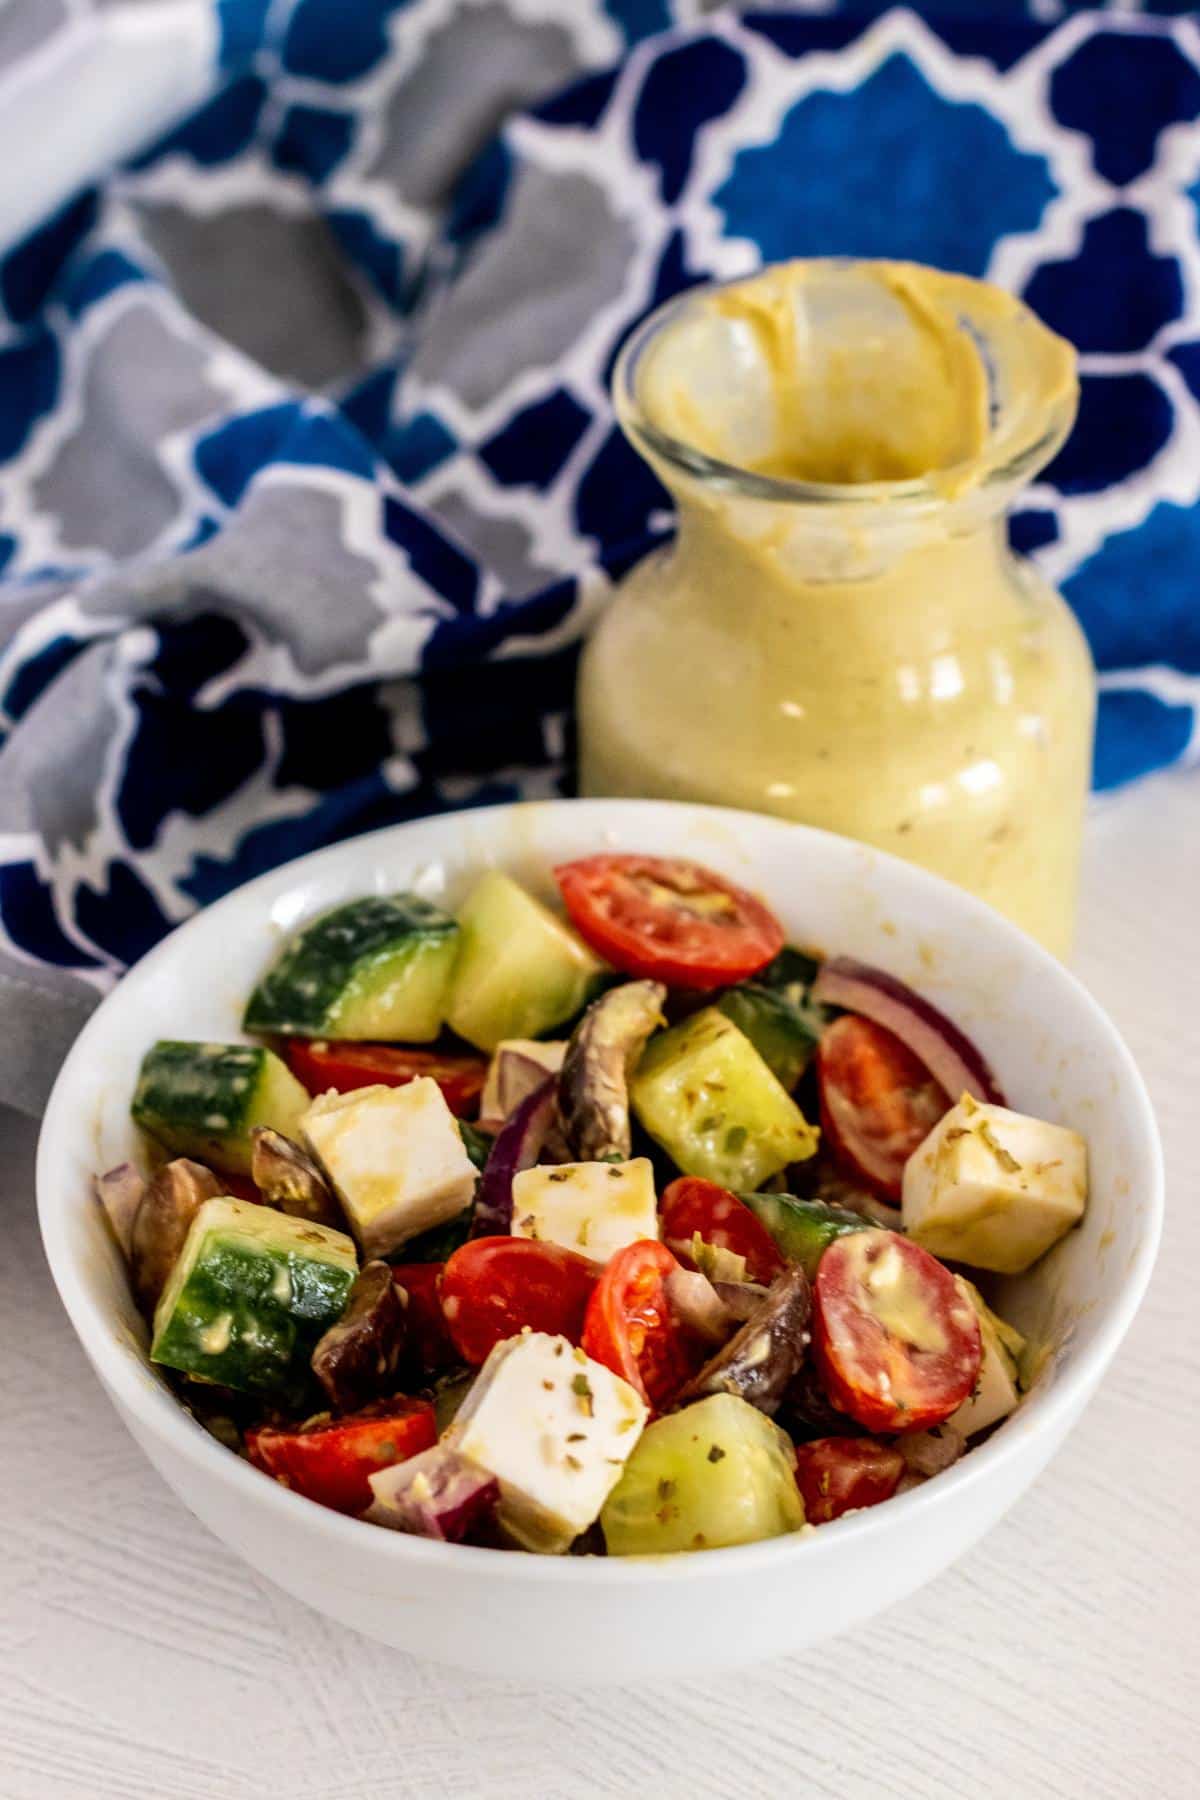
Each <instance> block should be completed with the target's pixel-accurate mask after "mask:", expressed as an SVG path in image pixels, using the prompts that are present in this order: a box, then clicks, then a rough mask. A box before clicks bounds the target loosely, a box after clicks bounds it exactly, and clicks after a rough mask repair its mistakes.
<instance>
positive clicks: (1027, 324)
mask: <svg viewBox="0 0 1200 1800" xmlns="http://www.w3.org/2000/svg"><path fill="white" fill-rule="evenodd" d="M772 284H774V286H772ZM615 398H616V406H617V411H618V416H619V417H620V419H621V422H622V425H623V427H624V429H625V431H626V433H627V434H628V436H629V437H630V439H631V441H632V442H633V443H634V445H635V446H636V447H637V448H638V450H640V451H641V453H642V454H643V455H644V456H646V457H647V459H648V460H649V461H650V463H651V464H652V466H653V467H654V469H655V471H656V472H657V474H658V475H659V476H660V478H661V479H662V481H663V482H664V483H665V484H666V486H667V487H668V488H669V489H670V490H671V492H672V494H673V496H674V499H675V501H676V505H677V509H678V530H677V534H676V536H675V538H674V541H673V542H672V543H671V544H670V545H669V546H668V547H667V548H666V549H664V550H661V551H658V552H655V553H654V554H652V555H651V556H649V557H648V558H646V559H645V560H644V561H643V562H642V563H640V564H639V565H638V566H637V567H636V568H635V569H634V570H633V571H632V572H631V573H630V574H629V575H628V576H627V577H626V579H625V580H624V582H623V583H622V584H621V587H620V589H619V591H618V593H617V594H616V596H615V598H614V599H613V601H612V603H611V605H610V606H609V608H608V610H607V611H606V613H605V614H604V615H603V616H602V618H601V620H600V622H599V624H598V626H597V628H596V629H595V631H594V633H593V635H592V637H591V639H590V641H589V643H588V645H587V647H586V650H585V653H584V657H583V662H582V666H581V671H580V683H579V724H580V784H581V788H582V791H583V792H584V793H585V794H613V795H649V796H660V797H665V798H670V799H686V800H695V801H707V802H712V803H716V804H722V805H728V806H737V807H747V808H750V809H752V810H756V811H760V812H770V813H778V814H782V815H783V816H784V817H787V818H792V819H798V820H802V821H804V822H805V823H807V824H810V825H818V826H823V827H825V828H827V829H829V830H832V831H837V832H841V833H844V834H845V835H848V836H851V837H855V838H859V839H861V840H863V841H864V842H866V843H869V844H873V845H876V846H878V847H879V848H880V849H883V850H889V851H892V852H893V853H895V854H897V855H899V856H903V857H906V858H908V859H910V860H911V861H913V862H917V863H921V864H923V865H924V866H925V867H926V868H929V869H933V870H935V871H936V872H937V873H939V874H941V875H944V876H946V877H948V878H949V879H950V880H952V881H955V882H958V883H959V884H960V885H961V886H963V887H965V888H969V889H970V890H971V891H972V892H974V893H976V894H979V895H981V896H982V897H983V898H984V899H985V900H988V901H990V902H991V903H992V904H993V905H994V906H996V907H997V908H999V910H1000V911H1001V912H1004V913H1007V914H1008V915H1009V916H1010V917H1011V918H1013V919H1015V920H1016V921H1017V923H1018V924H1020V925H1022V926H1023V927H1024V928H1025V929H1026V930H1027V931H1029V932H1031V933H1032V934H1033V935H1034V936H1035V937H1037V938H1039V939H1040V940H1041V941H1042V942H1043V943H1045V944H1046V945H1047V946H1048V947H1049V948H1050V949H1052V950H1053V951H1055V952H1056V953H1057V954H1060V955H1062V954H1065V952H1066V950H1067V948H1068V946H1069V943H1070V938H1071V932H1072V925H1073V919H1074V910H1075V898H1076V885H1077V876H1078V865H1079V856H1080V840H1081V832H1082V820H1083V811H1084V803H1085V797H1086V792H1087V785H1088V777H1089V771H1090V765H1091V744H1092V728H1093V717H1094V706H1095V699H1094V687H1095V683H1094V674H1093V670H1092V665H1091V660H1090V657H1089V654H1088V650H1087V646H1086V644H1085V642H1084V639H1083V636H1082V633H1081V632H1080V630H1079V627H1078V626H1077V624H1076V622H1075V619H1074V617H1073V615H1072V614H1071V612H1070V610H1069V608H1068V607H1067V606H1066V604H1065V602H1064V601H1063V600H1062V599H1061V598H1060V597H1059V595H1058V594H1057V593H1056V592H1055V591H1054V589H1053V588H1052V587H1050V585H1049V584H1048V583H1047V582H1046V581H1045V580H1044V579H1042V578H1041V577H1040V576H1039V575H1038V574H1037V573H1036V572H1035V571H1034V569H1033V568H1032V567H1031V566H1030V565H1029V564H1028V563H1025V562H1023V561H1021V560H1020V559H1019V558H1017V557H1016V556H1014V555H1013V553H1012V551H1011V550H1010V549H1009V547H1008V542H1007V536H1006V530H1005V512H1006V509H1007V508H1008V507H1009V505H1010V504H1011V503H1012V501H1013V499H1014V497H1015V496H1016V494H1017V493H1018V492H1019V491H1020V489H1021V488H1022V487H1023V486H1024V485H1025V484H1026V483H1027V482H1028V481H1029V480H1030V479H1031V478H1032V477H1033V475H1034V474H1035V473H1036V472H1037V470H1038V469H1039V468H1041V467H1042V465H1043V464H1044V463H1045V462H1046V461H1048V460H1049V458H1050V457H1051V456H1052V455H1053V453H1054V451H1055V450H1056V448H1057V447H1058V445H1059V444H1060V443H1061V442H1062V440H1063V438H1064V437H1065V435H1066V433H1067V431H1068V430H1069V428H1070V425H1071V422H1072V419H1073V417H1074V412H1075V405H1076V385H1075V377H1074V357H1073V353H1072V352H1071V350H1070V347H1069V346H1067V345H1065V344H1064V343H1063V341H1062V339H1060V338H1058V337H1056V336H1055V335H1054V334H1053V333H1052V332H1050V331H1048V330H1047V329H1046V327H1044V326H1043V325H1041V324H1040V322H1039V321H1038V320H1037V319H1036V318H1035V317H1034V316H1033V315H1032V314H1031V313H1030V312H1029V311H1028V309H1026V308H1025V307H1023V306H1021V305H1020V304H1019V303H1018V302H1017V301H1015V300H1013V299H1011V298H1010V297H1009V296H1007V295H1004V294H1001V293H1000V292H999V290H997V289H994V288H991V287H989V286H987V285H986V284H984V283H982V282H974V281H969V280H966V279H965V278H962V277H954V276H944V275H940V274H938V273H937V272H936V271H932V270H923V269H919V268H915V267H913V266H911V265H892V264H872V263H844V262H808V263H798V264H788V265H783V266H782V267H781V268H780V269H777V270H770V271H767V273H766V274H765V275H763V276H759V277H755V278H753V280H751V281H749V282H744V283H736V284H729V285H727V286H725V287H716V288H706V289H700V290H693V291H692V292H691V293H689V294H686V295H684V296H682V297H681V298H679V299H677V300H674V301H672V302H670V303H668V305H667V306H665V307H664V308H662V309H660V310H659V311H658V312H657V313H655V314H654V315H653V316H652V317H651V318H650V319H649V320H647V321H646V323H645V324H644V325H643V326H642V327H641V328H640V330H639V331H638V332H637V333H636V334H635V336H634V337H633V338H632V339H631V340H630V342H629V344H628V345H627V346H626V348H625V350H624V352H623V355H622V357H621V360H620V362H619V364H618V367H617V371H616V375H615ZM817 476H820V477H823V478H822V479H817V478H816V477H817ZM829 476H832V479H828V478H825V477H829Z"/></svg>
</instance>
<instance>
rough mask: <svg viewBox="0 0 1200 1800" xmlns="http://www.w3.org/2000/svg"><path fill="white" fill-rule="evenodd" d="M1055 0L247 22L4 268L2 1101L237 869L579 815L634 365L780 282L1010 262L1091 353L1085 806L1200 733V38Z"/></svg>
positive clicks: (1059, 542) (1072, 569)
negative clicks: (572, 781) (728, 279)
mask: <svg viewBox="0 0 1200 1800" xmlns="http://www.w3.org/2000/svg"><path fill="white" fill-rule="evenodd" d="M34 3H35V5H36V6H37V7H38V9H39V11H38V14H37V16H38V18H39V19H40V21H41V24H42V29H43V30H45V29H48V28H51V27H54V26H55V14H56V13H57V11H58V8H57V6H55V5H51V4H49V3H48V0H34ZM198 3H203V0H198ZM1036 12H1037V14H1038V15H1039V17H1040V19H1041V20H1043V21H1044V20H1045V17H1046V14H1047V12H1052V13H1054V12H1058V13H1063V14H1064V16H1062V17H1061V18H1059V19H1058V21H1057V22H1052V23H1045V22H1037V20H1035V19H1033V18H1030V17H1027V16H1025V10H1024V8H1022V7H1019V6H1014V5H1009V6H1004V5H1002V4H1000V3H999V0H996V3H994V4H993V5H992V6H991V7H990V8H985V7H983V6H981V5H977V4H966V3H965V0H960V3H959V4H957V5H954V4H951V3H949V0H947V3H946V4H944V5H943V7H942V8H941V9H939V10H938V12H937V13H936V16H934V15H933V14H931V16H930V18H928V19H926V20H922V19H921V18H920V17H918V16H917V15H916V14H915V13H914V12H912V11H911V10H891V11H883V10H882V9H879V8H871V7H866V8H863V7H860V8H857V9H855V10H854V11H852V12H849V11H848V12H838V13H831V14H829V15H827V16H817V15H816V14H815V13H814V11H813V9H812V6H811V4H810V5H808V6H806V7H805V8H804V10H803V11H794V12H793V11H789V10H788V9H786V8H774V9H768V10H767V11H764V12H759V13H744V14H740V15H739V14H738V13H737V12H735V11H724V10H723V11H717V12H712V11H711V10H710V9H709V8H708V7H706V6H705V5H703V4H701V3H700V0H675V4H674V5H672V4H669V3H668V0H607V4H605V3H602V0H572V3H571V4H570V5H569V6H568V5H564V4H562V3H561V0H519V3H518V0H407V3H404V0H355V3H354V4H353V5H347V4H345V0H293V3H292V4H291V5H275V6H271V7H268V6H267V4H266V0H220V4H219V5H217V7H216V15H217V23H218V26H219V33H220V43H221V59H222V71H223V73H222V75H221V79H220V82H219V85H218V87H217V91H216V93H215V97H214V98H213V99H212V100H211V102H210V103H209V104H207V105H205V106H204V107H203V109H202V110H201V111H199V112H198V113H196V114H195V115H194V116H193V117H191V118H190V119H188V120H187V121H186V122H185V123H183V124H182V125H180V126H179V128H178V129H176V130H175V131H173V132H172V134H171V135H170V136H168V137H167V138H166V139H164V140H163V141H161V142H159V143H157V144H156V145H154V146H153V147H152V148H151V149H149V150H147V151H146V152H145V153H144V154H143V155H141V156H140V157H139V158H138V159H137V160H136V162H134V163H133V164H132V165H131V166H129V167H127V168H125V169H123V170H121V171H120V172H119V173H118V174H116V175H115V176H112V177H111V178H109V179H108V180H106V181H104V182H103V183H102V184H100V185H98V186H96V187H95V188H93V189H91V190H89V191H87V192H85V193H83V194H81V195H79V196H78V197H77V198H76V199H75V200H73V201H72V203H71V204H70V205H69V206H67V207H66V209H65V210H64V211H62V212H61V213H60V214H59V215H58V216H56V217H55V218H53V219H51V220H49V221H48V222H47V223H46V224H45V225H44V227H43V228H42V229H40V230H39V231H37V232H36V233H35V235H33V236H32V237H31V238H29V239H28V240H27V241H26V242H25V243H23V244H22V245H20V246H19V247H18V248H17V249H16V250H14V251H13V252H11V253H10V254H9V255H8V256H7V258H6V259H5V260H4V262H3V264H2V265H0V299H2V302H3V314H4V323H3V328H2V329H3V336H2V337H0V400H2V404H0V565H2V567H3V574H2V577H0V706H2V708H3V714H2V717H0V727H2V729H3V732H4V738H3V743H2V746H0V834H2V835H0V985H2V986H3V989H4V992H5V996H6V1015H5V1016H6V1023H7V1024H8V1026H9V1031H8V1033H7V1041H6V1043H5V1045H4V1046H3V1047H2V1048H0V1094H3V1095H5V1096H6V1097H8V1098H12V1099H14V1100H16V1101H17V1102H18V1103H21V1104H26V1105H31V1106H32V1105H36V1104H37V1103H38V1101H39V1100H40V1098H41V1096H42V1094H43V1092H44V1088H45V1083H46V1080H47V1078H48V1076H49V1074H50V1073H51V1071H52V1069H53V1067H54V1066H55V1064H56V1062H57V1059H58V1057H59V1056H60V1055H61V1052H62V1049H63V1048H64V1046H65V1044H66V1042H67V1041H68V1040H69V1037H70V1035H71V1034H72V1032H73V1031H74V1030H75V1029H76V1028H77V1026H78V1024H79V1022H80V1020H81V1019H82V1018H83V1016H85V1014H86V1011H87V1009H88V1007H89V1005H90V1004H91V1003H92V1002H93V1001H94V998H95V995H96V993H97V992H98V991H102V990H103V988H104V987H105V986H106V985H107V984H108V983H109V982H110V981H111V980H112V979H113V977H114V975H115V974H116V973H118V972H119V971H120V969H121V968H122V967H123V966H124V965H126V964H127V963H128V962H130V961H131V960H132V959H134V958H135V957H137V956H138V955H140V954H141V952H142V951H144V950H145V949H146V948H147V947H148V946H149V945H150V944H152V943H153V942H154V941H155V940H156V939H157V938H158V937H159V936H161V935H162V933H163V932H164V931H166V930H167V929H168V928H169V927H170V926H171V925H172V924H173V923H175V922H176V921H177V920H179V919H180V918H182V917H184V916H185V915H186V914H187V912H188V911H189V910H190V909H192V908H193V907H195V906H196V905H198V904H202V903H204V902H205V901H207V900H210V899H212V898H213V897H214V896H216V895H218V894H221V893H224V892H225V891H227V890H228V889H229V888H232V887H234V886H236V885H237V884H238V883H239V882H242V881H244V880H246V879H247V878H248V877H249V876H252V875H254V874H256V873H258V872H259V871H261V870H262V869H264V868H267V867H269V866H270V865H272V864H274V863H277V862H279V861H281V860H282V859H284V858H286V857H290V856H293V855H296V854H298V853H299V852H301V851H304V850H307V849H310V848H312V847H313V846H315V845H318V844H322V843H327V842H329V841H330V840H332V839H335V838H338V837H342V836H345V835H347V834H349V833H352V832H357V831H361V830H364V829H366V828H368V827H371V826H376V825H381V824H384V823H388V822H392V821H395V820H400V819H406V818H410V817H413V816H415V815H418V814H421V813H426V812H430V811H434V810H437V809H439V808H442V807H449V806H461V805H464V804H474V803H478V802H482V801H488V800H495V799H501V798H506V797H510V796H513V795H517V794H525V795H541V794H546V793H552V792H555V791H558V788H559V784H560V782H561V780H562V777H563V768H564V760H565V756H566V751H567V746H568V744H569V736H570V730H569V720H570V703H571V690H572V679H573V662H574V654H575V645H576V643H577V641H578V638H579V636H580V633H581V631H582V630H583V628H584V626H585V623H586V622H587V620H588V618H589V617H590V616H592V614H593V612H594V610H595V609H596V608H597V607H598V606H600V605H601V604H602V603H603V599H604V595H605V592H606V589H607V585H608V583H609V581H610V579H611V578H612V576H613V575H614V574H616V573H619V572H620V571H621V570H623V569H624V568H625V567H626V566H628V564H629V563H630V562H631V560H632V559H634V558H636V557H637V556H639V555H640V554H642V552H643V551H644V549H645V548H646V547H647V545H648V544H649V543H650V542H651V541H652V540H653V538H654V536H655V535H656V534H659V533H661V532H662V531H663V529H664V528H665V527H666V524H667V515H666V512H665V496H664V494H663V493H662V491H661V490H660V489H659V488H658V486H657V484H656V483H655V481H654V480H653V478H652V477H651V476H650V475H649V473H648V472H647V470H646V469H645V468H644V466H643V465H642V464H641V463H640V462H639V461H638V459H637V458H636V457H635V456H634V455H633V453H632V452H631V451H630V450H629V449H628V448H627V447H626V446H625V444H624V442H623V440H622V439H621V437H620V435H619V434H618V433H617V432H616V430H615V429H614V427H613V424H612V420H611V416H610V413H609V409H608V404H607V399H606V383H607V378H608V372H609V369H610V367H611V363H612V358H613V355H614V352H615V350H616V347H617V346H618V345H619V343H620V342H621V340H622V338H623V337H624V335H625V334H626V332H627V331H628V329H629V327H630V326H631V325H632V324H633V323H634V322H635V321H636V320H637V319H638V318H640V317H641V316H642V315H643V314H644V313H645V311H646V310H647V308H649V307H651V306H653V305H655V304H657V303H658V302H659V301H660V300H662V299H663V298H664V297H666V296H668V295H669V294H671V293H673V292H675V291H676V290H678V289H679V288H681V287H684V286H686V285H687V284H689V283H691V282H695V281H697V280H701V279H703V278H705V277H708V276H712V275H720V276H729V275H735V274H739V273H743V272H746V271H748V270H751V269H753V268H754V267H755V266H756V265H757V264H758V263H759V262H760V261H762V260H764V259H772V258H778V257H786V256H793V255H804V254H825V253H830V252H851V253H858V254H863V255H872V256H898V257H913V258H918V259H921V260H924V261H929V262H933V263H938V264H942V265H944V266H946V267H949V268H955V269H960V270H963V271H966V272H968V273H970V274H974V275H988V276H990V277H991V278H993V279H995V280H997V281H999V282H1001V283H1003V284H1005V285H1006V286H1008V287H1010V288H1012V289H1013V290H1014V291H1016V292H1018V293H1021V294H1023V295H1024V296H1025V298H1026V299H1027V300H1028V301H1029V302H1030V303H1031V304H1032V305H1033V306H1034V307H1035V308H1036V309H1037V310H1038V311H1039V312H1040V313H1041V314H1042V316H1043V317H1044V318H1045V319H1046V320H1047V321H1048V322H1049V323H1050V324H1051V325H1053V326H1054V327H1056V328H1057V329H1058V330H1060V331H1062V332H1064V333H1065V334H1066V335H1067V336H1068V337H1070V338H1072V339H1073V340H1074V341H1075V343H1076V344H1077V345H1078V346H1079V348H1080V351H1081V352H1082V365H1081V366H1082V375H1083V382H1082V387H1083V397H1082V406H1081V413H1080V422H1079V426H1078V429H1077V430H1076V432H1075V433H1074V435H1073V437H1072V438H1071V440H1070V442H1069V443H1068V444H1067V446H1066V447H1065V449H1064V450H1063V451H1062V453H1061V455H1060V456H1059V457H1058V459H1057V460H1056V462H1055V463H1054V465H1053V467H1052V468H1051V469H1050V470H1049V471H1048V474H1047V477H1046V479H1045V480H1044V481H1043V482H1042V483H1041V484H1040V485H1039V486H1038V488H1037V489H1036V491H1035V492H1034V493H1032V494H1031V495H1030V496H1029V499H1028V504H1027V507H1026V510H1024V511H1023V512H1022V513H1021V515H1020V516H1019V517H1018V518H1017V520H1016V521H1015V527H1014V530H1015V536H1016V540H1017V542H1018V544H1019V545H1020V546H1021V547H1022V548H1024V549H1026V550H1028V551H1031V552H1033V553H1035V554H1036V555H1037V557H1038V559H1039V560H1040V562H1041V563H1042V565H1043V566H1044V568H1045V569H1046V571H1047V573H1048V574H1049V575H1050V576H1051V577H1052V578H1054V579H1056V580H1058V581H1060V582H1062V583H1063V585H1064V587H1065V591H1066V593H1067V595H1068V597H1069V599H1070V600H1071V602H1072V603H1073V604H1074V606H1075V607H1076V608H1077V610H1078V613H1079V616H1080V618H1081V620H1082V621H1083V624H1084V626H1085V628H1086V630H1087V632H1088V634H1089V637H1090V639H1091V642H1092V647H1093V651H1094V653H1095V656H1096V659H1097V662H1098V664H1099V667H1100V670H1101V684H1102V699H1101V716H1100V731H1099V741H1098V747H1097V761H1096V783H1097V785H1098V786H1100V787H1109V786H1112V785H1115V784H1117V783H1119V782H1123V781H1127V780H1130V779H1132V778H1134V777H1136V776H1139V775H1142V774H1145V773H1146V772H1148V771H1150V770H1152V769H1156V768H1160V767H1162V766H1164V765H1166V764H1168V763H1171V762H1173V761H1177V760H1179V759H1181V758H1184V757H1187V756H1191V755H1194V754H1195V749H1196V740H1197V733H1196V729H1195V726H1196V706H1197V702H1198V700H1200V610H1198V608H1197V606H1196V604H1195V600H1194V589H1195V585H1196V582H1197V578H1198V572H1200V408H1198V404H1197V403H1198V400H1200V323H1198V321H1197V294H1198V293H1200V241H1198V234H1197V212H1196V208H1197V203H1198V200H1200V125H1198V121H1200V32H1198V31H1197V28H1196V25H1195V23H1194V22H1193V21H1190V20H1188V21H1172V20H1169V19H1164V18H1159V19H1152V18H1149V17H1141V18H1138V19H1132V18H1130V17H1128V16H1125V15H1124V14H1122V15H1118V14H1116V13H1112V14H1103V15H1102V14H1098V13H1091V14H1076V13H1074V12H1071V11H1070V10H1069V9H1063V8H1061V7H1059V8H1056V7H1054V6H1053V4H1051V5H1049V6H1047V5H1046V4H1040V5H1038V6H1037V7H1036ZM25 16H26V18H27V19H28V18H30V17H31V16H32V15H31V14H28V13H27V14H26V15H25ZM16 17H17V18H18V22H19V18H20V13H19V9H18V14H17V15H16ZM268 18H269V20H270V29H268V23H267V21H268ZM11 23H12V19H11V16H10V20H9V26H10V41H9V42H8V43H6V41H5V38H4V36H3V34H0V62H2V61H3V58H4V56H5V55H6V54H7V53H8V52H9V51H10V50H11V52H12V54H13V55H15V54H17V49H19V48H20V46H19V45H18V46H16V47H14V45H15V40H13V39H11ZM673 25H674V26H675V29H674V30H672V31H669V32H668V33H667V35H665V36H664V35H657V34H660V33H661V32H662V31H663V29H664V28H667V27H670V26H673ZM48 128H49V127H48Z"/></svg>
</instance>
